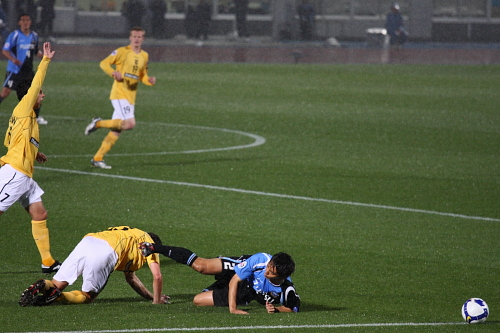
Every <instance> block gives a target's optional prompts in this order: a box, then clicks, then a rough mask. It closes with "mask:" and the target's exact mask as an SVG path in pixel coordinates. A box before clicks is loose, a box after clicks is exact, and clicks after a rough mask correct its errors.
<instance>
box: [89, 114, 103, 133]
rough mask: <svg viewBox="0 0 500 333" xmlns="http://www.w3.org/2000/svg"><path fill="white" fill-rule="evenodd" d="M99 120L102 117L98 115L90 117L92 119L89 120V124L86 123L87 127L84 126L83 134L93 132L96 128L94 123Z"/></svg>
mask: <svg viewBox="0 0 500 333" xmlns="http://www.w3.org/2000/svg"><path fill="white" fill-rule="evenodd" d="M99 120H102V119H101V118H99V117H95V118H94V119H92V121H91V122H90V124H88V125H87V127H85V135H89V134H90V133H92V132H94V131H96V130H97V127H96V123H97V122H98V121H99Z"/></svg>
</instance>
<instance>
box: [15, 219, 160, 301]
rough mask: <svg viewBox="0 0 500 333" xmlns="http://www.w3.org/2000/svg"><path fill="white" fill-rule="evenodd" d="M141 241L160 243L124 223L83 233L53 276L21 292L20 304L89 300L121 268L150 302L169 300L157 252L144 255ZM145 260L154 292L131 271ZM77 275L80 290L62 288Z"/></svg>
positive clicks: (151, 235) (150, 235)
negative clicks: (150, 274)
mask: <svg viewBox="0 0 500 333" xmlns="http://www.w3.org/2000/svg"><path fill="white" fill-rule="evenodd" d="M141 242H153V243H154V244H161V240H160V238H159V237H158V236H157V235H156V234H154V233H148V232H145V231H142V230H139V229H136V228H131V227H127V226H121V227H113V228H109V229H107V230H105V231H101V232H96V233H90V234H87V235H85V237H84V238H83V239H82V240H81V241H80V243H78V245H77V246H76V247H75V248H74V249H73V251H72V252H71V253H70V254H69V256H68V257H67V258H66V260H64V262H63V263H62V265H61V268H60V269H59V271H58V272H57V273H56V274H55V275H54V278H53V279H52V280H38V281H37V282H35V283H34V284H32V285H31V286H30V287H29V288H28V289H26V290H25V291H24V292H23V294H22V295H21V299H20V300H19V305H21V306H30V305H31V306H43V305H49V304H51V303H53V302H54V301H58V302H61V303H64V304H82V303H91V302H93V301H94V300H95V299H96V297H97V296H98V295H99V293H100V292H101V291H102V290H103V289H104V287H105V286H106V283H107V282H108V278H109V276H110V274H111V273H112V272H113V271H123V272H124V273H125V279H126V280H127V282H128V284H129V285H130V286H131V287H132V289H134V290H135V291H136V292H137V293H138V294H139V295H141V296H142V297H143V298H145V299H148V300H151V301H152V302H153V304H165V303H168V299H169V297H168V296H166V295H163V294H162V286H163V278H162V275H161V271H160V258H159V256H158V254H155V255H153V256H151V257H144V256H143V255H142V254H141V250H140V249H139V244H140V243H141ZM146 263H147V264H148V265H149V269H150V270H151V273H152V275H153V292H150V291H149V290H148V288H146V287H145V286H144V284H143V283H142V282H141V280H139V278H138V277H137V275H135V273H134V272H135V271H137V270H138V269H140V268H141V267H142V266H143V265H144V264H146ZM80 275H82V277H83V284H82V290H81V291H80V290H73V291H70V292H63V290H64V289H65V288H66V287H67V286H68V285H71V284H73V283H74V282H75V281H76V279H77V278H78V277H79V276H80Z"/></svg>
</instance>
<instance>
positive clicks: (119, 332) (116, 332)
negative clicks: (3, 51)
mask: <svg viewBox="0 0 500 333" xmlns="http://www.w3.org/2000/svg"><path fill="white" fill-rule="evenodd" d="M465 324H466V323H465V322H461V323H374V324H337V325H335V324H331V325H289V326H288V325H286V326H285V325H276V326H271V325H269V326H234V327H178V328H173V327H165V328H137V329H123V330H95V331H90V330H88V331H87V330H86V331H47V332H40V331H37V332H24V333H133V332H178V331H222V330H225V331H236V330H254V329H258V330H261V329H294V328H306V329H307V328H310V329H314V328H350V327H394V326H449V325H465ZM11 333H12V332H11Z"/></svg>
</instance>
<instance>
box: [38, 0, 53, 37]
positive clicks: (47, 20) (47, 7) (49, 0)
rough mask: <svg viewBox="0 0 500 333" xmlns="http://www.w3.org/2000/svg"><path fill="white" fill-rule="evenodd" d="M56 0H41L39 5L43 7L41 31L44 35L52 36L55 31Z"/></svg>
mask: <svg viewBox="0 0 500 333" xmlns="http://www.w3.org/2000/svg"><path fill="white" fill-rule="evenodd" d="M55 3H56V0H39V1H38V6H39V7H42V12H41V14H40V23H39V25H38V27H39V32H40V33H41V34H42V35H44V36H51V35H52V31H53V22H54V18H55V17H56V12H55V11H54V5H55Z"/></svg>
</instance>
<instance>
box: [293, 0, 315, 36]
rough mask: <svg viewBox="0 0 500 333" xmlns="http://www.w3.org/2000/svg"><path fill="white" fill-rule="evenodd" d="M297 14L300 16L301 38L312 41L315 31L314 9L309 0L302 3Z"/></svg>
mask: <svg viewBox="0 0 500 333" xmlns="http://www.w3.org/2000/svg"><path fill="white" fill-rule="evenodd" d="M297 12H298V14H299V22H300V38H301V39H302V40H311V39H312V37H313V31H314V18H315V12H314V7H313V6H312V5H311V4H310V3H309V1H308V0H302V3H301V4H300V5H299V7H298V9H297Z"/></svg>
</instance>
